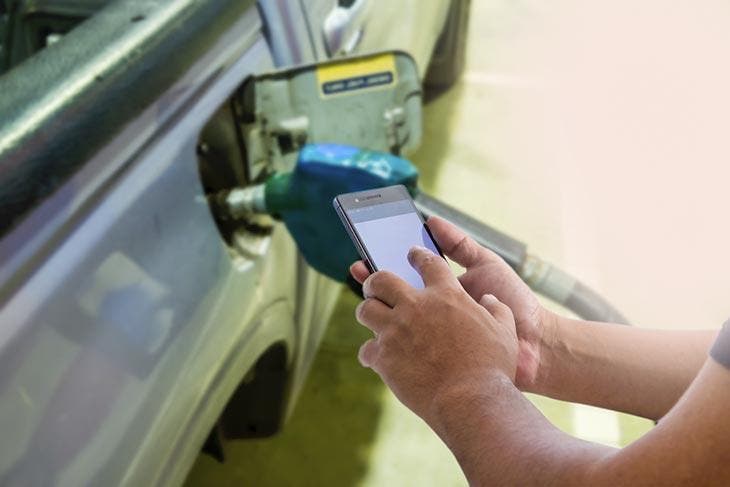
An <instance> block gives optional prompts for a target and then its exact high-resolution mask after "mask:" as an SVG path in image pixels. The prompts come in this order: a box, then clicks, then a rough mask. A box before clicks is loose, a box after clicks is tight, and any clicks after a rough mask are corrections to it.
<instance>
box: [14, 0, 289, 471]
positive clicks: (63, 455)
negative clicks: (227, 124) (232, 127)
mask: <svg viewBox="0 0 730 487" xmlns="http://www.w3.org/2000/svg"><path fill="white" fill-rule="evenodd" d="M82 27H83V28H80V29H77V30H74V31H72V32H71V33H70V34H69V35H68V38H67V39H64V41H62V42H60V43H58V44H57V45H53V46H50V47H49V48H46V49H44V51H43V52H41V53H40V54H39V55H38V56H34V57H33V58H31V59H29V60H28V61H26V62H25V63H23V64H22V65H21V66H19V67H18V68H16V69H14V70H13V71H11V72H10V73H8V74H7V75H6V76H5V77H3V78H2V79H0V86H2V87H1V88H0V92H2V93H3V96H2V97H0V112H1V113H3V114H4V116H7V118H4V120H6V121H8V120H10V121H12V123H7V122H5V123H3V124H2V125H0V140H1V141H2V143H0V147H2V154H0V199H2V202H3V205H2V207H3V219H2V227H3V235H2V239H1V240H0V257H1V258H0V302H1V303H2V307H1V308H0V324H2V327H1V328H0V429H1V430H2V431H3V435H0V484H2V485H18V484H23V485H119V484H122V485H124V484H128V485H140V484H172V485H174V484H178V483H180V482H181V481H182V479H183V478H184V475H185V473H186V471H187V469H188V468H189V466H190V465H191V463H192V461H193V459H194V458H195V456H196V455H197V453H198V450H199V447H200V445H201V444H202V443H203V440H204V439H205V437H206V436H207V434H208V432H209V431H210V429H211V427H212V425H213V424H214V422H215V420H216V418H217V415H218V414H219V413H220V411H221V410H222V409H223V407H224V405H225V403H226V401H227V399H228V397H229V396H230V394H231V393H232V391H233V390H234V389H235V388H236V386H237V384H238V383H239V382H240V381H241V380H242V378H243V376H244V375H245V373H246V371H247V370H249V369H250V368H251V367H252V365H253V362H254V361H255V360H256V358H257V357H258V356H260V355H261V354H262V353H263V352H264V351H265V350H266V349H267V348H269V347H271V346H272V345H275V344H283V345H284V346H285V347H286V348H287V349H288V350H289V354H288V356H287V360H288V366H289V367H294V365H293V364H294V363H295V357H297V355H298V354H297V351H296V347H295V343H297V331H296V326H297V325H296V323H295V322H296V320H297V313H299V306H298V305H297V302H296V300H297V298H298V295H297V289H296V288H295V286H296V283H297V279H298V278H297V276H298V275H299V274H298V272H299V271H300V269H298V260H297V255H296V249H295V247H294V245H293V243H292V241H291V239H290V238H289V237H288V236H287V235H286V233H285V232H284V231H283V229H282V228H277V229H274V231H273V232H272V233H271V234H270V235H267V236H265V237H263V238H262V241H261V242H260V244H261V245H260V246H259V247H258V248H259V249H261V250H260V252H259V253H258V254H256V253H253V254H247V255H243V254H240V253H236V252H235V251H232V250H231V248H230V247H228V246H227V245H226V244H225V243H224V241H223V239H222V238H221V235H220V232H219V231H218V228H217V227H216V224H215V222H214V220H213V218H212V216H211V213H210V210H209V208H208V204H207V202H206V199H205V193H204V191H203V186H202V184H201V180H200V174H199V168H198V151H199V147H198V140H199V137H200V133H201V131H202V129H203V126H204V125H205V123H206V121H207V120H208V119H210V118H211V117H212V115H213V114H214V112H215V111H216V110H217V109H218V107H219V106H220V105H221V104H224V103H225V102H226V100H227V99H228V97H229V96H230V95H231V93H233V92H234V91H235V89H236V87H237V86H238V85H239V84H240V83H241V82H242V80H243V79H245V78H246V76H248V75H249V74H252V73H256V72H260V71H265V70H268V69H271V67H272V66H273V62H274V61H273V58H272V56H271V52H270V49H269V46H268V44H267V42H266V39H265V38H264V34H263V23H262V21H261V19H260V17H259V13H258V10H257V8H256V5H255V2H253V1H249V2H239V1H232V0H231V1H227V2H226V1H224V2H195V1H185V0H181V1H178V2H169V3H166V2H157V3H155V2H144V1H133V0H127V1H120V2H115V3H114V4H113V5H111V6H110V7H107V8H106V9H104V10H102V11H101V12H99V13H98V14H96V15H95V16H94V17H93V18H92V19H91V20H90V21H88V22H87V23H85V24H84V25H83V26H82ZM64 42H65V43H66V44H64ZM69 43H71V44H73V45H74V46H75V47H74V50H73V52H69V51H68V50H67V49H66V48H65V46H68V45H71V44H69ZM28 73H32V74H33V75H35V76H28ZM11 90H12V91H11ZM299 376H300V377H301V374H299Z"/></svg>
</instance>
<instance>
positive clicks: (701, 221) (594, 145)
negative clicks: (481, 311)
mask: <svg viewBox="0 0 730 487" xmlns="http://www.w3.org/2000/svg"><path fill="white" fill-rule="evenodd" d="M473 3H474V8H475V10H478V11H479V12H481V13H480V14H477V15H474V16H473V17H472V18H473V19H479V20H478V21H476V20H475V22H474V23H473V24H472V25H471V26H470V28H471V29H472V32H471V35H470V45H469V49H470V52H469V61H468V72H467V73H466V82H465V83H464V84H463V86H462V87H461V88H460V92H459V93H458V94H457V95H454V96H453V97H451V98H449V97H444V99H442V100H438V101H437V102H436V104H435V105H436V109H437V110H439V109H440V110H443V111H444V112H445V116H444V123H445V124H447V126H449V127H450V128H451V132H450V135H449V141H448V142H447V144H448V145H449V147H448V150H449V151H448V155H447V157H448V158H450V160H449V164H448V165H447V167H448V168H449V169H448V173H447V172H446V171H445V170H444V171H442V172H441V173H439V174H438V176H437V177H436V178H434V179H433V183H430V184H431V188H432V189H433V190H434V191H436V192H437V193H438V194H439V195H443V196H444V197H446V198H447V199H448V200H450V201H451V202H453V203H454V204H456V205H457V206H461V207H462V208H465V209H467V210H469V211H472V212H475V213H480V214H481V216H482V217H483V219H484V220H486V221H489V222H492V223H495V224H497V225H498V226H499V227H501V228H502V229H504V230H507V231H508V232H510V233H513V234H515V235H516V236H518V237H521V238H523V239H524V240H526V241H527V242H528V243H530V244H531V248H532V249H533V250H534V251H535V252H536V253H538V254H540V255H542V256H543V257H544V258H548V259H551V260H553V261H555V262H558V263H560V264H562V265H563V266H565V267H566V268H567V269H568V270H570V271H572V272H573V273H575V274H577V275H579V276H581V277H582V278H584V279H585V280H586V281H588V282H589V283H590V284H592V285H593V286H595V287H597V288H599V289H600V290H602V291H603V292H604V293H605V294H606V295H608V296H610V297H611V298H612V300H613V301H614V302H615V304H616V305H618V307H619V308H620V309H622V311H624V312H625V313H626V314H627V315H628V316H629V317H630V318H631V319H632V320H634V321H635V322H636V323H637V324H640V325H642V326H658V327H673V328H679V327H695V328H701V327H719V326H720V325H721V323H722V322H723V321H724V320H725V319H726V318H728V317H730V227H729V225H728V223H730V218H728V209H730V191H729V190H728V188H729V185H730V182H729V180H730V177H729V176H730V169H729V168H730V164H729V161H730V120H729V119H730V62H729V61H730V3H728V2H725V1H719V0H710V1H704V0H703V1H699V2H698V1H668V0H632V1H628V0H612V1H610V2H607V1H595V0H572V1H571V0H553V1H551V2H542V1H539V2H538V1H535V0H524V1H520V2H517V1H516V0H504V1H487V0H473ZM484 19H487V20H486V21H485V20H484ZM439 104H440V105H442V106H441V108H438V105H439ZM446 104H450V106H446ZM427 130H428V127H427ZM431 130H434V128H433V127H431ZM474 181H482V182H481V183H478V184H479V187H478V188H474V187H473V185H474ZM458 187H462V188H465V189H464V190H459V191H455V190H454V189H455V188H458Z"/></svg>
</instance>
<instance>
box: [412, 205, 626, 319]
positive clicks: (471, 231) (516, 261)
mask: <svg viewBox="0 0 730 487" xmlns="http://www.w3.org/2000/svg"><path fill="white" fill-rule="evenodd" d="M414 201H415V203H416V208H418V211H420V212H421V213H422V214H423V216H424V217H429V216H432V215H435V216H438V217H441V218H444V219H445V220H448V221H450V222H451V223H453V224H454V225H456V226H457V227H459V228H460V229H461V230H462V231H463V232H464V233H466V234H467V235H468V236H469V237H471V238H472V239H474V240H475V241H476V242H477V243H478V244H480V245H482V246H483V247H486V248H488V249H490V250H491V251H493V252H494V253H496V254H497V255H499V256H500V257H501V258H502V259H504V261H505V262H507V264H509V266H510V267H512V268H513V269H514V270H515V271H516V272H517V274H518V275H519V276H520V277H521V278H522V280H524V281H525V283H527V285H528V286H530V288H531V289H532V290H533V291H535V292H536V293H538V294H541V295H542V296H545V297H546V298H548V299H550V300H551V301H554V302H556V303H558V304H560V305H561V306H563V307H565V308H567V309H569V310H570V311H572V312H573V313H575V314H576V315H578V316H579V317H581V318H583V319H585V320H589V321H601V322H607V323H620V324H629V321H628V320H627V319H626V317H624V316H623V315H622V314H621V313H620V312H619V311H618V310H617V309H616V308H614V307H613V306H612V305H611V304H610V303H609V302H608V301H607V300H606V299H605V298H603V297H602V296H601V295H600V294H598V293H597V292H595V291H594V290H592V289H591V288H590V287H588V286H586V285H585V284H583V283H582V282H580V281H579V280H577V279H576V278H574V277H573V276H571V275H569V274H568V273H566V272H564V271H562V270H561V269H559V268H557V267H555V266H554V265H552V264H550V263H548V262H546V261H544V260H542V259H540V258H539V257H536V256H534V255H530V254H529V253H528V252H527V245H526V244H525V243H523V242H520V241H519V240H516V239H514V238H512V237H510V236H509V235H506V234H504V233H502V232H500V231H499V230H497V229H495V228H493V227H491V226H489V225H487V224H485V223H483V222H481V221H479V220H477V219H475V218H473V217H471V216H469V215H467V214H466V213H464V212H462V211H460V210H458V209H456V208H454V207H452V206H450V205H447V204H446V203H444V202H442V201H439V200H437V199H436V198H433V197H432V196H429V195H428V194H426V193H423V192H418V193H417V194H416V197H415V198H414Z"/></svg>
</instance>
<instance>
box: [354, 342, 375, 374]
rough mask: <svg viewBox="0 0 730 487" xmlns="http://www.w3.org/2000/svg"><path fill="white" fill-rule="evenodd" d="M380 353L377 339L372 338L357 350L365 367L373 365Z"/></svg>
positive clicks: (359, 358) (361, 363)
mask: <svg viewBox="0 0 730 487" xmlns="http://www.w3.org/2000/svg"><path fill="white" fill-rule="evenodd" d="M379 353H380V349H379V345H378V342H377V340H376V339H374V338H371V339H370V340H368V341H366V342H365V343H363V344H362V346H361V347H360V350H359V351H358V352H357V360H358V361H359V362H360V365H362V366H363V367H372V366H373V364H374V363H375V361H376V360H377V358H378V354H379Z"/></svg>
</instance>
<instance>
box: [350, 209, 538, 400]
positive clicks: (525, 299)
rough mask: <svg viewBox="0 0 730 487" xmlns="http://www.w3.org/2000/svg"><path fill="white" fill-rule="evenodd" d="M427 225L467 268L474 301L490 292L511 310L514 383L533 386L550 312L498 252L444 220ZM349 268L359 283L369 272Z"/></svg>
mask: <svg viewBox="0 0 730 487" xmlns="http://www.w3.org/2000/svg"><path fill="white" fill-rule="evenodd" d="M427 225H428V228H429V230H431V234H432V235H433V237H434V239H435V240H436V243H437V244H438V245H439V247H440V248H441V250H442V251H443V252H444V254H446V256H447V257H449V258H451V259H452V260H454V261H455V262H456V263H457V264H459V265H461V266H462V267H464V268H466V272H464V273H463V274H462V275H461V276H459V282H460V283H461V285H462V287H463V288H464V290H465V291H466V292H467V293H469V295H470V296H471V297H472V298H473V299H474V301H476V302H478V301H479V300H481V298H482V296H484V295H485V294H492V295H494V296H496V297H497V298H498V299H499V300H500V301H501V302H502V303H504V304H506V305H507V306H509V308H510V309H511V310H512V313H513V314H514V318H515V324H516V327H517V338H518V340H519V353H518V358H517V372H516V375H515V385H517V387H519V388H520V389H522V390H530V389H532V388H534V386H535V383H536V381H537V379H538V372H539V366H540V347H541V346H540V344H541V340H542V339H543V334H544V333H545V330H546V328H548V327H549V326H548V325H549V323H551V319H550V318H551V317H552V315H551V314H550V313H549V312H548V311H547V310H545V309H544V308H543V307H542V306H541V305H540V303H539V301H538V300H537V298H536V297H535V295H534V294H533V293H532V291H531V290H530V288H529V287H528V286H527V284H525V283H524V282H523V281H522V279H520V277H519V276H518V275H517V274H516V273H515V272H514V271H513V270H512V268H510V267H509V265H507V263H506V262H505V261H504V260H503V259H502V258H500V257H499V256H498V255H497V254H495V253H494V252H492V251H490V250H488V249H485V248H484V247H482V246H481V245H479V244H477V243H476V242H475V241H474V240H472V239H471V238H469V237H467V236H466V235H465V234H464V233H463V232H462V231H460V230H459V229H457V228H456V227H455V226H453V225H452V224H450V223H449V222H447V221H446V220H443V219H441V218H438V217H431V218H429V219H428V222H427ZM350 272H351V274H352V276H353V277H354V278H355V279H356V280H357V281H358V282H360V283H362V282H363V281H365V279H366V278H367V276H368V274H369V272H368V270H367V267H366V266H365V264H363V263H362V262H361V261H358V262H356V263H355V264H353V265H352V266H351V267H350Z"/></svg>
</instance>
